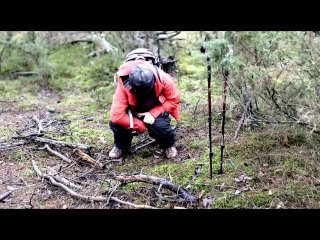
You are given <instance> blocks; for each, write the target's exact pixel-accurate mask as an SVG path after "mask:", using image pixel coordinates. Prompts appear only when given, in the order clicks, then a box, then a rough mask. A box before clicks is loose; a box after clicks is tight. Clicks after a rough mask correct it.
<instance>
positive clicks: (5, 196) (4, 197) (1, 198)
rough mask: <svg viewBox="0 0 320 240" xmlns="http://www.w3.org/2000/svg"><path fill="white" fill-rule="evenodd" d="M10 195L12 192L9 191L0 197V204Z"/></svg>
mask: <svg viewBox="0 0 320 240" xmlns="http://www.w3.org/2000/svg"><path fill="white" fill-rule="evenodd" d="M11 193H13V191H9V192H6V193H4V194H2V195H0V202H1V201H3V200H4V199H6V198H7V197H9V196H10V195H11Z"/></svg>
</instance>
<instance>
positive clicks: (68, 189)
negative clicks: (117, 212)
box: [32, 160, 156, 209]
mask: <svg viewBox="0 0 320 240" xmlns="http://www.w3.org/2000/svg"><path fill="white" fill-rule="evenodd" d="M32 166H33V169H34V170H35V171H36V173H37V175H38V176H39V177H43V178H45V179H47V180H49V181H50V182H51V183H52V185H54V186H57V187H60V188H62V189H64V190H65V191H66V192H68V193H69V194H70V195H71V196H73V197H76V198H79V199H82V200H85V201H88V202H92V201H96V202H106V201H107V200H108V198H106V197H92V196H87V195H82V194H79V193H76V192H75V191H73V190H71V189H70V188H68V187H67V186H65V185H64V184H62V183H59V182H57V181H56V180H55V179H54V178H53V177H52V176H49V175H47V174H44V173H42V172H41V171H40V169H39V168H38V166H37V164H36V162H35V161H34V160H32ZM110 199H111V200H113V201H115V202H118V203H121V204H125V205H128V206H131V207H134V208H147V209H156V208H155V207H152V206H149V205H136V204H134V203H130V202H125V201H122V200H120V199H118V198H116V197H111V198H110Z"/></svg>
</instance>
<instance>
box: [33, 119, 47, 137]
mask: <svg viewBox="0 0 320 240" xmlns="http://www.w3.org/2000/svg"><path fill="white" fill-rule="evenodd" d="M32 120H33V121H34V122H35V123H37V124H38V134H40V133H42V132H43V131H44V130H43V126H42V122H43V120H40V119H39V118H38V117H37V116H33V117H32Z"/></svg>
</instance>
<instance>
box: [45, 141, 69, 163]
mask: <svg viewBox="0 0 320 240" xmlns="http://www.w3.org/2000/svg"><path fill="white" fill-rule="evenodd" d="M44 147H45V149H47V150H48V151H49V152H50V153H52V154H53V155H56V156H57V157H59V158H61V159H62V160H63V161H65V162H67V163H71V162H72V161H71V160H70V159H69V158H67V157H65V156H63V155H62V154H61V153H59V152H57V151H54V150H53V149H52V148H50V147H49V145H48V144H45V145H44Z"/></svg>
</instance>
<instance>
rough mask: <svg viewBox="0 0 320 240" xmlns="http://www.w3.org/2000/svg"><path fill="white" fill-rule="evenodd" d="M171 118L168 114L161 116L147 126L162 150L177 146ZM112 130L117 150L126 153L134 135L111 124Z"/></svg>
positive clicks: (150, 134)
mask: <svg viewBox="0 0 320 240" xmlns="http://www.w3.org/2000/svg"><path fill="white" fill-rule="evenodd" d="M170 121H171V119H170V117H169V114H168V113H167V112H165V113H163V114H160V115H159V117H157V118H156V119H155V121H154V123H153V124H152V125H149V124H146V125H147V128H148V133H149V136H150V137H152V138H154V139H155V140H156V142H157V143H158V144H159V145H160V148H162V149H167V148H169V147H172V146H173V145H174V144H175V136H174V131H173V130H172V127H171V125H170ZM110 128H111V130H112V131H113V133H114V143H115V145H116V147H117V148H119V149H121V150H122V151H124V152H126V151H128V150H129V148H130V147H131V141H132V138H133V135H132V133H131V130H129V129H126V128H124V127H122V126H120V125H118V124H115V123H113V122H110Z"/></svg>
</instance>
